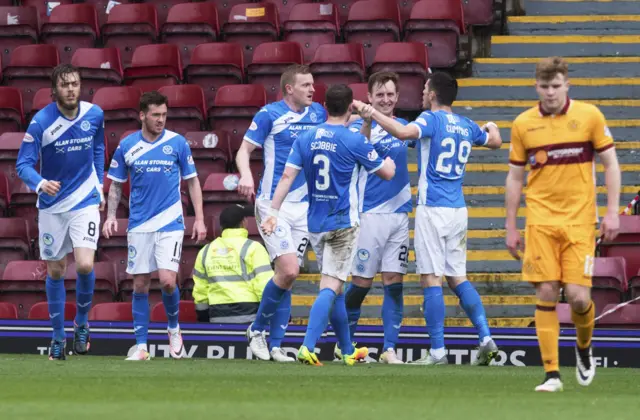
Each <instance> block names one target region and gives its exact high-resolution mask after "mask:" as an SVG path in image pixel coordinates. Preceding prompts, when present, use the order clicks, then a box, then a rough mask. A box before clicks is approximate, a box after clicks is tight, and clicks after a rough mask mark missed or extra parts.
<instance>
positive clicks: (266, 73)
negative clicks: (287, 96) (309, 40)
mask: <svg viewBox="0 0 640 420" xmlns="http://www.w3.org/2000/svg"><path fill="white" fill-rule="evenodd" d="M302 62H303V58H302V48H301V47H300V45H299V44H298V43H297V42H265V43H264V44H260V45H258V46H257V47H256V49H255V51H254V53H253V61H252V63H251V64H249V66H248V67H247V81H248V82H249V83H254V84H259V85H262V86H264V88H265V91H266V92H267V102H273V101H275V100H276V98H277V97H278V92H280V91H281V89H280V77H281V75H282V73H283V72H284V71H285V69H286V68H287V67H289V66H290V65H292V64H302Z"/></svg>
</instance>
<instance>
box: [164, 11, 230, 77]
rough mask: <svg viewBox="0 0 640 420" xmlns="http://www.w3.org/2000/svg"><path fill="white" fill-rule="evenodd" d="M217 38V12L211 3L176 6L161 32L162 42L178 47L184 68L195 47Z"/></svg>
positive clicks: (218, 28) (218, 32)
mask: <svg viewBox="0 0 640 420" xmlns="http://www.w3.org/2000/svg"><path fill="white" fill-rule="evenodd" d="M219 36H220V25H219V23H218V12H217V11H216V7H215V5H214V4H213V3H211V2H205V3H182V4H176V5H175V6H173V7H172V8H171V9H170V10H169V16H168V18H167V22H166V23H165V24H164V25H163V26H162V31H161V39H162V42H164V43H167V44H176V45H178V46H179V47H180V55H181V58H182V65H184V66H187V65H189V62H190V60H191V54H192V52H193V49H194V48H195V47H196V46H197V45H199V44H205V43H207V42H215V41H217V40H218V37H219Z"/></svg>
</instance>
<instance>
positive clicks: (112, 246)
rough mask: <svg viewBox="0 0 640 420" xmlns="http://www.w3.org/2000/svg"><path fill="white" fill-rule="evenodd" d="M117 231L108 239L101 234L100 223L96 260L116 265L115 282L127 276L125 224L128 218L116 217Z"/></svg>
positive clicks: (127, 223) (126, 224)
mask: <svg viewBox="0 0 640 420" xmlns="http://www.w3.org/2000/svg"><path fill="white" fill-rule="evenodd" d="M116 220H117V222H118V231H117V232H115V233H114V234H113V235H111V237H110V238H109V239H107V238H105V237H104V236H102V224H103V223H101V225H100V232H101V233H100V240H99V241H98V258H97V260H98V261H104V262H110V263H112V264H115V267H116V282H118V281H119V280H122V279H125V278H126V277H127V273H126V270H127V262H128V259H129V256H128V245H127V226H128V225H129V220H128V219H116Z"/></svg>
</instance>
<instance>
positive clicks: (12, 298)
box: [0, 261, 47, 318]
mask: <svg viewBox="0 0 640 420" xmlns="http://www.w3.org/2000/svg"><path fill="white" fill-rule="evenodd" d="M46 276H47V265H46V264H45V262H44V261H11V262H9V263H8V264H7V267H6V268H5V269H4V272H3V273H2V280H0V301H2V302H13V303H14V304H16V305H17V307H18V317H19V318H26V317H27V315H29V310H30V309H31V307H32V306H33V305H34V304H36V303H38V302H42V301H46V299H47V297H46V292H45V281H44V280H45V278H46Z"/></svg>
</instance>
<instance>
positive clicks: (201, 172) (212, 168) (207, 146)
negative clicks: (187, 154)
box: [184, 131, 231, 185]
mask: <svg viewBox="0 0 640 420" xmlns="http://www.w3.org/2000/svg"><path fill="white" fill-rule="evenodd" d="M184 136H185V138H186V139H187V142H189V146H190V147H191V154H192V156H193V160H194V161H195V163H196V168H197V169H198V178H199V179H200V184H201V185H203V184H204V182H205V181H206V180H207V176H209V174H212V173H224V172H226V171H227V169H229V166H230V163H231V150H230V148H229V136H228V135H227V133H226V132H225V131H211V132H209V131H188V132H187V133H186V134H185V135H184Z"/></svg>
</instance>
